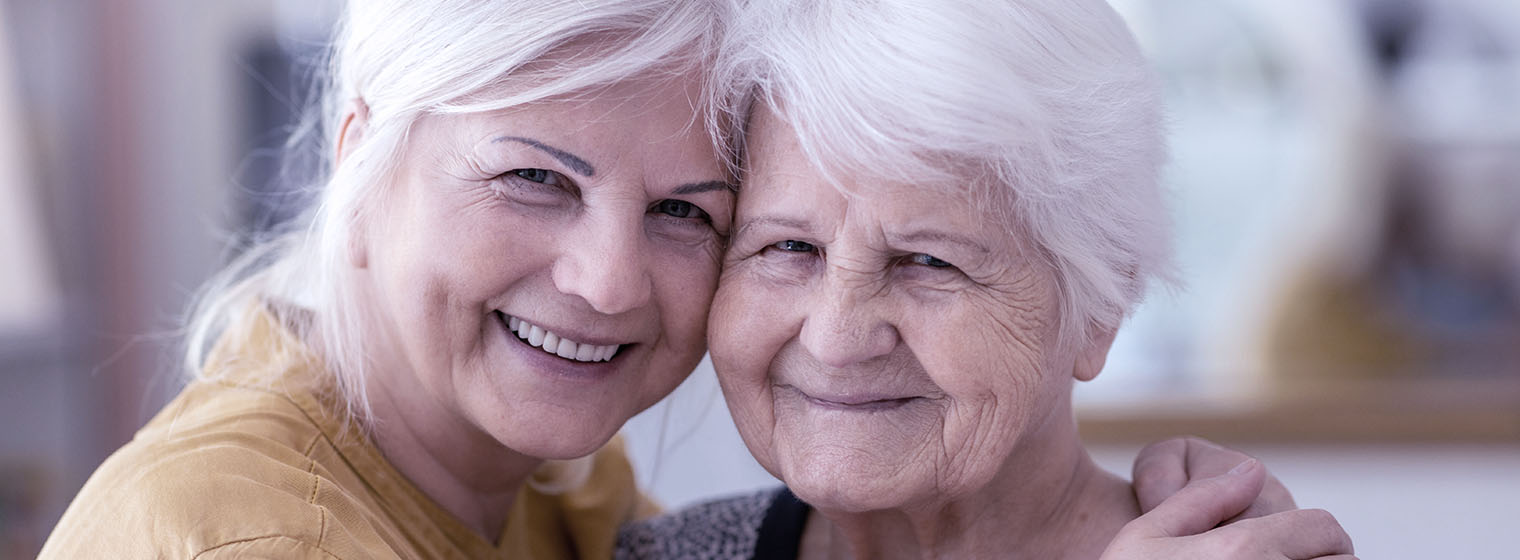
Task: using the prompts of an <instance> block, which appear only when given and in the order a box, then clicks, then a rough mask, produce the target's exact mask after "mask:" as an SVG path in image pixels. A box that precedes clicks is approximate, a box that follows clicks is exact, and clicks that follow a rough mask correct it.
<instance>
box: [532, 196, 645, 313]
mask: <svg viewBox="0 0 1520 560" xmlns="http://www.w3.org/2000/svg"><path fill="white" fill-rule="evenodd" d="M585 220H586V222H584V223H583V224H582V227H579V228H578V231H576V232H574V233H572V234H571V235H569V236H567V238H566V239H565V240H564V241H563V242H562V245H561V251H562V253H561V255H560V256H559V258H558V259H556V260H555V263H554V270H553V278H554V286H555V288H557V289H559V291H560V293H564V294H569V295H573V296H577V297H579V298H581V299H582V300H585V301H586V303H588V304H590V305H591V307H592V309H595V310H596V311H597V312H598V313H603V314H606V315H616V314H619V313H623V312H626V311H631V310H634V309H638V308H640V307H643V306H644V305H646V304H648V303H649V299H650V295H651V292H652V291H653V286H652V285H651V282H652V280H651V278H650V276H649V267H648V264H647V262H648V261H647V259H646V258H645V254H644V243H643V241H644V231H643V224H642V222H634V223H631V224H630V223H624V222H625V221H624V220H614V219H608V218H605V217H604V218H595V217H591V216H588V217H586V218H585Z"/></svg>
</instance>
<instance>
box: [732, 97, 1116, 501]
mask: <svg viewBox="0 0 1520 560" xmlns="http://www.w3.org/2000/svg"><path fill="white" fill-rule="evenodd" d="M751 126H752V128H751V130H750V137H749V138H750V141H749V147H750V148H749V149H750V152H749V168H748V174H747V175H746V177H745V180H744V183H743V189H742V195H741V197H740V201H739V206H738V208H737V210H736V216H735V233H734V238H733V245H732V247H731V249H730V250H729V251H728V254H727V256H726V258H725V265H724V266H725V268H724V272H723V278H722V282H721V285H720V287H719V290H718V294H717V296H716V298H715V300H714V302H713V312H712V319H711V321H712V336H711V338H710V341H711V345H712V349H711V350H712V357H713V364H714V367H715V368H716V369H717V372H718V376H719V380H720V381H721V383H722V385H723V393H724V396H725V397H726V398H727V400H728V404H729V407H730V409H731V410H732V412H733V416H734V420H735V422H736V423H737V424H738V427H739V431H740V434H741V435H742V436H743V437H744V440H745V442H746V444H747V445H748V446H749V448H750V450H751V451H752V452H754V454H755V456H756V458H757V459H758V460H759V461H760V463H761V464H762V465H763V466H765V467H766V469H768V470H770V471H771V472H772V473H773V474H775V475H777V476H778V477H779V478H781V479H782V480H783V481H785V482H786V483H787V485H788V486H789V487H791V488H792V489H793V490H794V491H795V492H796V493H797V494H798V495H799V496H800V497H802V498H803V499H804V500H807V501H808V502H810V503H812V504H814V505H815V506H818V507H822V508H829V509H840V510H847V511H866V510H875V509H885V508H898V507H906V506H911V505H912V504H915V503H930V502H936V501H942V500H947V499H955V498H957V497H964V496H966V495H967V494H970V493H973V492H976V491H977V490H979V489H981V488H983V487H984V486H985V485H986V484H987V483H988V482H989V481H990V480H992V478H993V477H994V476H995V475H997V474H998V473H999V471H1000V469H1002V468H1003V467H1004V466H1005V464H1007V462H1008V459H1009V457H1010V456H1011V455H1012V454H1013V453H1014V452H1015V450H1016V449H1017V448H1018V446H1019V445H1020V444H1021V443H1023V442H1024V441H1025V440H1026V439H1027V438H1029V437H1032V435H1033V434H1037V433H1040V432H1041V431H1042V430H1045V429H1046V427H1047V426H1048V425H1056V424H1060V423H1063V422H1064V423H1069V422H1070V417H1069V404H1067V403H1068V402H1069V398H1070V389H1071V382H1072V375H1073V364H1074V359H1073V358H1072V357H1071V356H1070V355H1069V354H1066V353H1063V352H1058V351H1056V350H1055V349H1056V348H1057V342H1056V337H1057V334H1056V333H1057V331H1058V325H1057V314H1058V311H1057V304H1056V302H1057V286H1056V283H1055V281H1054V278H1053V275H1052V273H1051V272H1050V271H1049V268H1048V266H1047V265H1044V264H1042V260H1041V259H1040V258H1038V256H1037V255H1036V254H1035V253H1034V252H1033V251H1032V250H1030V249H1029V248H1028V247H1026V246H1024V244H1023V243H1021V241H1020V239H1019V238H1018V237H1017V236H1015V235H1014V234H1010V233H1009V232H1010V231H1014V228H1012V227H1010V226H1009V225H1008V224H1007V223H1005V221H1004V220H1002V219H1000V218H998V217H996V216H995V214H998V213H997V212H991V211H989V210H988V209H987V208H986V207H985V206H984V205H981V204H976V203H974V202H973V199H975V198H980V197H972V196H969V194H970V193H967V192H965V190H966V189H967V187H954V186H952V187H936V186H902V185H887V184H881V183H879V182H872V181H866V180H863V179H861V180H852V178H849V177H846V178H844V181H843V183H844V186H845V187H846V190H847V191H848V192H841V190H839V189H837V188H836V187H834V186H833V185H831V184H830V183H829V182H828V181H827V180H826V179H825V178H824V177H823V176H822V175H821V174H819V173H818V172H816V171H814V169H813V167H812V165H811V164H810V163H809V160H808V159H807V158H806V156H805V155H804V154H803V153H802V152H801V151H800V150H799V148H798V145H797V142H796V139H795V137H794V133H793V131H792V130H791V129H790V128H789V127H788V126H787V125H786V124H784V123H783V122H782V121H780V120H778V119H777V118H776V117H775V116H774V115H772V114H769V113H763V112H762V113H760V114H757V115H756V116H755V118H754V119H753V121H752V123H751ZM854 179H858V178H854ZM957 189H959V191H958V190H957ZM1105 349H1106V348H1105Z"/></svg>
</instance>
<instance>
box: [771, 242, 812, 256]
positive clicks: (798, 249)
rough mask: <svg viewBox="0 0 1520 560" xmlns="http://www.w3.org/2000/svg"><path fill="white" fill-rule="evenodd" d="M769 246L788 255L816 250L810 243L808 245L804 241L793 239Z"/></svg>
mask: <svg viewBox="0 0 1520 560" xmlns="http://www.w3.org/2000/svg"><path fill="white" fill-rule="evenodd" d="M771 246H772V247H775V248H777V249H780V250H782V251H786V252H789V253H811V252H813V251H816V250H818V248H817V247H814V246H813V244H812V243H808V242H806V241H797V240H795V239H788V240H786V241H782V242H780V243H776V244H773V245H771Z"/></svg>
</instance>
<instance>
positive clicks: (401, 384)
mask: <svg viewBox="0 0 1520 560" xmlns="http://www.w3.org/2000/svg"><path fill="white" fill-rule="evenodd" d="M375 373H376V375H372V376H370V377H369V378H368V379H367V380H366V390H367V391H368V393H369V395H370V399H371V406H372V408H373V411H374V425H373V426H372V433H373V435H374V442H375V446H376V447H378V448H379V449H380V452H381V453H382V454H383V455H384V456H385V458H386V460H388V461H389V462H390V463H391V465H392V466H394V467H395V468H396V470H397V471H400V472H401V474H402V475H404V476H406V478H407V480H409V481H411V482H412V484H413V485H414V486H416V487H417V489H418V490H421V491H422V493H423V494H426V495H427V496H428V498H431V499H432V500H433V502H434V503H436V504H438V506H440V507H441V508H443V510H444V511H447V512H448V513H449V514H451V515H453V516H454V518H455V519H457V520H459V521H460V522H461V523H463V524H464V525H465V526H466V527H469V528H470V529H472V530H473V531H474V532H475V533H476V534H478V535H480V536H481V537H482V538H484V539H487V540H488V542H493V543H494V542H496V541H497V540H499V537H500V533H501V530H502V527H503V526H504V525H505V524H506V521H507V514H508V512H510V511H511V509H512V503H513V501H514V500H515V499H516V498H517V492H518V490H519V489H521V488H522V486H523V484H524V483H526V482H527V481H528V478H529V477H530V476H532V474H533V472H534V471H535V470H536V469H537V468H538V467H539V465H541V464H542V463H543V460H542V459H538V458H534V457H528V456H526V455H522V454H520V453H517V452H515V451H512V450H511V449H508V448H506V447H504V446H502V445H501V443H500V442H498V441H496V439H495V438H493V437H491V435H490V434H488V433H486V432H485V431H483V430H481V429H480V428H479V427H477V426H475V425H474V424H472V423H470V422H469V421H468V420H467V419H465V418H464V417H462V416H460V415H457V414H452V413H448V414H440V413H439V409H438V408H437V407H436V406H433V405H432V402H431V400H430V397H429V396H427V393H426V392H424V391H423V390H422V388H421V387H417V386H416V384H415V382H412V383H408V381H410V380H414V379H415V377H412V376H409V375H405V374H402V375H392V376H385V375H380V372H378V371H377V372H375ZM397 395H410V396H411V398H398V397H397Z"/></svg>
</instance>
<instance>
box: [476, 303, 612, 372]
mask: <svg viewBox="0 0 1520 560" xmlns="http://www.w3.org/2000/svg"><path fill="white" fill-rule="evenodd" d="M497 314H498V315H499V318H500V319H501V320H502V322H504V323H505V324H506V326H507V330H509V331H512V333H513V334H515V335H517V338H518V339H519V340H522V341H523V342H525V343H527V345H528V346H532V347H534V348H537V349H539V350H543V351H544V352H545V353H548V354H553V355H555V356H559V357H561V358H564V359H566V360H570V361H574V362H583V363H597V362H606V361H609V360H611V359H612V358H613V357H614V356H616V355H617V354H618V350H619V349H620V348H622V347H623V346H626V345H625V344H607V345H599V344H587V343H584V342H577V341H574V340H571V339H568V338H565V337H562V336H560V335H558V334H556V333H555V332H553V331H550V330H547V329H544V328H543V327H540V326H538V325H534V324H532V323H529V322H527V321H524V320H522V319H519V318H517V317H513V316H511V315H507V314H505V313H501V312H499V311H498V312H497Z"/></svg>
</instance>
